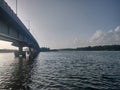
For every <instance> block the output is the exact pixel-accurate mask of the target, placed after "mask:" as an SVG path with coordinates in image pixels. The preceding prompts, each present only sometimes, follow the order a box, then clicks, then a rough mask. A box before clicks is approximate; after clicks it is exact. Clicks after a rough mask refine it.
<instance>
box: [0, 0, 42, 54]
mask: <svg viewBox="0 0 120 90" xmlns="http://www.w3.org/2000/svg"><path fill="white" fill-rule="evenodd" d="M0 40H4V41H9V42H12V45H13V46H17V47H18V48H19V53H22V51H23V50H22V49H23V47H29V48H30V51H32V52H39V51H40V47H39V45H38V43H37V41H36V40H35V38H34V37H33V36H32V34H31V33H30V32H29V30H28V29H27V28H26V27H25V25H24V24H23V23H22V22H21V20H20V19H19V18H18V17H17V15H16V14H15V13H14V12H13V10H12V9H11V8H10V7H9V6H8V5H7V3H6V2H5V1H4V0H0Z"/></svg>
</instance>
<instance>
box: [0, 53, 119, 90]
mask: <svg viewBox="0 0 120 90" xmlns="http://www.w3.org/2000/svg"><path fill="white" fill-rule="evenodd" d="M0 90H120V52H116V51H114V52H113V51H109V52H108V51H99V52H98V51H89V52H88V51H66V52H63V51H61V52H42V53H40V54H39V55H38V57H37V58H36V59H34V60H29V61H28V60H25V59H18V58H14V55H13V54H12V53H3V54H1V53H0Z"/></svg>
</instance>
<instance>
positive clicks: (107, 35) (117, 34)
mask: <svg viewBox="0 0 120 90" xmlns="http://www.w3.org/2000/svg"><path fill="white" fill-rule="evenodd" d="M88 41H89V44H90V45H91V46H95V45H113V44H120V26H118V27H116V28H115V29H114V30H109V31H107V32H103V31H102V30H98V31H96V32H95V33H94V34H93V36H92V37H91V38H90V39H89V40H88Z"/></svg>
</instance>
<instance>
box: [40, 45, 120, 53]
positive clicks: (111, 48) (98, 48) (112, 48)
mask: <svg viewBox="0 0 120 90" xmlns="http://www.w3.org/2000/svg"><path fill="white" fill-rule="evenodd" d="M53 51H120V45H103V46H88V47H77V48H64V49H50V48H45V47H44V48H42V49H41V52H53Z"/></svg>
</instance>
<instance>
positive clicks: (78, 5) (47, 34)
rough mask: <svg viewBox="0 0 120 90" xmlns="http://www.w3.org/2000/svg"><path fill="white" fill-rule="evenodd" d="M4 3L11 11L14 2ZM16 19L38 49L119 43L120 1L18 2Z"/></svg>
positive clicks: (21, 0) (52, 0)
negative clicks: (22, 23) (27, 30)
mask: <svg viewBox="0 0 120 90" xmlns="http://www.w3.org/2000/svg"><path fill="white" fill-rule="evenodd" d="M5 1H7V3H8V4H9V5H10V6H11V8H12V9H13V10H14V11H15V1H16V0H5ZM18 16H19V17H20V19H21V20H22V21H23V22H24V24H25V25H26V26H27V27H29V21H30V28H31V30H30V32H31V33H32V34H33V35H34V36H35V38H36V39H37V41H38V43H39V45H40V46H48V47H50V48H66V47H68V48H71V47H80V46H88V45H98V44H119V43H120V39H119V38H120V27H119V26H120V0H18ZM111 36H112V37H111Z"/></svg>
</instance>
